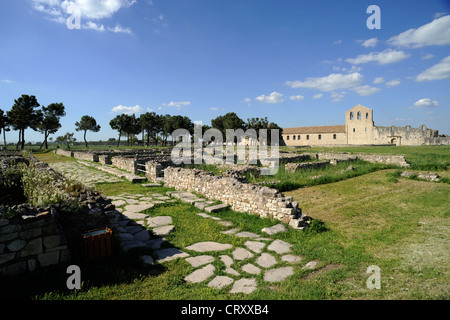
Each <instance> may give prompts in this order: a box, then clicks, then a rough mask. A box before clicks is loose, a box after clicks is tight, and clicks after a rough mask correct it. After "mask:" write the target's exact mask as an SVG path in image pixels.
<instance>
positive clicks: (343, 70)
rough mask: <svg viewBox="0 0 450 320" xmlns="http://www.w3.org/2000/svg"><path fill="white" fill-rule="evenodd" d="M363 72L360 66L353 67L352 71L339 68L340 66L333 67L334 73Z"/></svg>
mask: <svg viewBox="0 0 450 320" xmlns="http://www.w3.org/2000/svg"><path fill="white" fill-rule="evenodd" d="M361 70H362V68H361V67H358V66H355V65H353V66H351V68H350V69H348V68H346V67H339V66H334V67H333V71H336V72H337V71H341V72H348V73H354V72H360V71H361Z"/></svg>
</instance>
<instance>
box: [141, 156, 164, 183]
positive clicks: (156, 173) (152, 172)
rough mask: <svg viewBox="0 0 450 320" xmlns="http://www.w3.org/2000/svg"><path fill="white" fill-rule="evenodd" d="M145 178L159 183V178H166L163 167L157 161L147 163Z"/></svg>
mask: <svg viewBox="0 0 450 320" xmlns="http://www.w3.org/2000/svg"><path fill="white" fill-rule="evenodd" d="M145 177H146V178H147V179H148V180H149V181H153V182H155V181H157V179H158V178H162V177H164V170H163V166H162V165H161V164H160V163H159V162H156V161H147V162H146V163H145Z"/></svg>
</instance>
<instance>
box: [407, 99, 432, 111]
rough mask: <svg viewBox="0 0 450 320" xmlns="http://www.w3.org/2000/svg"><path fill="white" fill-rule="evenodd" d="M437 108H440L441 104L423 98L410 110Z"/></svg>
mask: <svg viewBox="0 0 450 320" xmlns="http://www.w3.org/2000/svg"><path fill="white" fill-rule="evenodd" d="M437 107H439V102H437V101H432V100H431V99H430V98H423V99H420V100H417V101H416V102H414V107H410V108H409V109H428V108H437Z"/></svg>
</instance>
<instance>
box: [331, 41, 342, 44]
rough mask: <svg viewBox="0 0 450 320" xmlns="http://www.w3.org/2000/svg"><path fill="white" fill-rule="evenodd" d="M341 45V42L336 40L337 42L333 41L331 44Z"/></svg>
mask: <svg viewBox="0 0 450 320" xmlns="http://www.w3.org/2000/svg"><path fill="white" fill-rule="evenodd" d="M341 43H342V40H337V41H334V42H333V43H332V44H341Z"/></svg>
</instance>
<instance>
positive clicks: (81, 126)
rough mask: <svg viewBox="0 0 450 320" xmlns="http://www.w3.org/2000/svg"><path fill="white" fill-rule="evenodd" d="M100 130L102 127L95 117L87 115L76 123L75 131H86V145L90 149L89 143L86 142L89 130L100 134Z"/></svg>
mask: <svg viewBox="0 0 450 320" xmlns="http://www.w3.org/2000/svg"><path fill="white" fill-rule="evenodd" d="M100 128H101V127H100V125H98V124H97V121H96V120H95V119H94V118H93V117H91V116H87V115H85V116H82V117H81V120H80V121H79V122H78V121H77V122H75V130H76V131H84V144H85V145H86V148H87V147H88V143H87V141H86V132H87V131H88V130H89V131H92V132H99V131H100Z"/></svg>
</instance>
